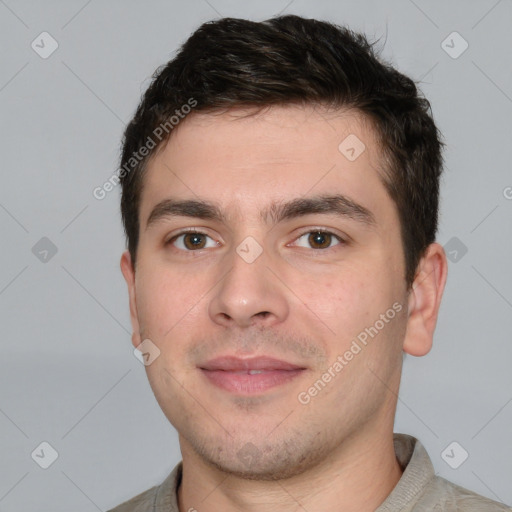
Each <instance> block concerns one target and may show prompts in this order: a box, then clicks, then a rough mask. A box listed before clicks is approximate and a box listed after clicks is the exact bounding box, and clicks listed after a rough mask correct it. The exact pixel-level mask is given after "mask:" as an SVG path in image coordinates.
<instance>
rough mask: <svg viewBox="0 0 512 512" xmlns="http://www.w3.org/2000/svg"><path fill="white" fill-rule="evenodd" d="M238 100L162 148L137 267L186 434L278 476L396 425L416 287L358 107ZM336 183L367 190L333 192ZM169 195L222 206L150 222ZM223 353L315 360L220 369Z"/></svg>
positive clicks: (135, 301) (135, 292) (159, 382)
mask: <svg viewBox="0 0 512 512" xmlns="http://www.w3.org/2000/svg"><path fill="white" fill-rule="evenodd" d="M233 114H234V113H233V112H231V113H224V114H216V115H206V114H193V115H191V116H189V118H187V119H186V120H185V121H182V124H181V125H180V126H179V129H178V130H177V131H176V132H175V133H173V135H172V137H171V139H170V141H169V143H168V145H167V146H166V147H165V149H164V150H162V151H161V152H160V153H158V155H157V156H156V158H155V159H154V160H153V161H152V162H151V164H150V166H149V168H148V173H147V174H146V176H145V178H144V188H143V193H142V197H141V208H140V239H139V247H138V259H137V267H136V272H135V274H133V272H132V271H131V270H128V265H127V264H126V263H127V261H129V260H128V254H127V253H125V255H124V256H123V258H124V259H125V266H124V269H123V272H124V273H125V277H126V278H127V281H128V284H129V286H130V293H131V308H132V323H133V327H134V332H135V334H134V337H133V343H134V345H138V344H139V343H140V342H141V341H142V340H144V339H150V340H151V342H152V343H154V344H155V345H156V346H157V347H158V349H159V350H160V355H159V357H157V358H156V359H155V360H154V361H153V362H152V363H151V364H150V365H149V366H147V367H146V370H147V374H148V378H149V381H150V383H151V386H152V389H153V391H154V393H155V396H156V398H157V400H158V402H159V404H160V406H161V408H162V410H163V411H164V413H165V415H166V416H167V418H168V419H169V421H170V422H171V423H172V424H173V425H174V426H175V427H176V429H177V430H178V432H179V434H180V443H181V448H182V451H183V452H184V453H185V452H186V453H189V454H191V456H192V454H193V456H195V457H199V458H200V460H202V461H204V462H205V463H207V464H211V465H214V466H216V467H218V468H221V469H223V470H225V471H227V472H232V473H234V474H239V475H243V476H246V477H249V478H260V479H271V478H273V477H276V476H290V475H292V474H297V473H300V472H301V471H303V470H304V469H306V468H309V467H312V466H314V465H315V464H318V463H320V461H322V460H325V459H326V457H328V456H330V455H334V454H335V453H337V452H339V451H340V450H343V449H344V448H346V441H347V440H349V439H355V438H357V437H358V436H359V437H364V436H367V437H368V438H371V437H372V436H373V437H375V433H376V432H382V431H383V429H384V430H386V429H390V428H392V424H393V416H394V407H395V402H396V397H395V394H394V392H393V391H395V392H396V391H397V390H398V383H399V376H400V370H401V362H402V344H403V340H404V336H405V333H406V327H407V310H408V306H407V297H408V294H407V292H406V283H405V280H404V275H405V268H404V257H403V247H402V244H401V238H400V224H399V219H398V214H397V211H396V207H395V205H394V203H393V201H392V200H391V199H390V197H389V196H388V194H387V193H386V190H385V188H384V186H383V184H382V182H381V179H380V176H379V175H382V173H383V168H382V160H381V157H380V155H379V153H378V148H377V142H376V139H375V135H374V133H372V130H371V129H370V128H369V127H368V126H367V125H365V123H362V122H361V118H360V117H359V115H357V114H356V113H353V112H352V113H341V112H340V113H337V114H336V115H334V114H332V113H331V114H330V115H328V114H326V113H325V112H323V113H322V112H321V111H319V110H318V109H317V110H315V109H313V108H312V107H308V108H298V107H274V108H272V109H270V110H268V111H266V112H264V113H260V114H258V115H256V116H249V117H241V116H239V115H238V116H235V115H233ZM349 136H350V138H349V139H347V140H345V139H346V138H347V137H349ZM354 136H356V137H357V138H358V139H359V140H360V141H362V143H364V146H365V149H364V150H363V151H362V153H361V154H360V155H359V156H357V155H358V153H359V152H360V151H361V149H362V146H360V145H358V144H360V143H358V142H357V139H355V138H354ZM343 141H345V142H343ZM356 143H357V144H356ZM340 144H341V149H339V146H340ZM352 149H353V150H352ZM354 156H357V158H355V159H354ZM322 196H324V199H323V200H322V201H316V202H315V200H317V199H318V198H321V197H322ZM336 196H343V197H344V198H347V199H348V200H349V201H351V204H349V205H348V206H347V203H346V202H345V203H343V202H342V201H339V200H338V199H331V200H326V199H325V198H327V197H330V198H335V197H336ZM169 199H172V200H173V201H175V202H178V201H188V200H190V201H196V202H206V203H209V204H211V205H214V206H215V207H216V208H217V213H218V214H220V215H221V217H220V218H217V217H216V216H213V217H212V216H211V215H206V213H208V212H209V213H211V212H210V211H209V210H208V212H207V211H206V209H205V208H203V209H202V210H203V211H202V213H201V211H200V210H201V209H199V210H198V209H197V208H195V209H194V208H191V207H190V205H188V208H185V209H184V208H181V209H180V208H177V207H174V208H173V209H172V212H174V214H173V215H171V214H170V213H169V211H168V212H167V215H154V214H153V215H152V217H153V220H152V221H151V222H150V223H149V225H148V219H149V217H150V215H151V213H152V212H153V209H154V208H155V206H156V205H158V204H159V203H161V202H162V201H165V200H169ZM298 200H302V201H301V202H298ZM292 202H294V205H292V206H293V207H290V206H289V207H288V208H287V207H286V205H287V204H288V203H292ZM319 205H320V207H319ZM336 205H337V206H338V207H337V208H336V207H335V206H336ZM322 209H323V210H325V211H321V210H322ZM319 210H320V211H319ZM160 213H162V212H161V210H160ZM201 217H205V218H201ZM208 217H209V218H208ZM185 230H188V231H189V233H188V234H184V231H185ZM319 231H320V232H327V233H323V234H322V233H320V234H318V232H319ZM190 232H191V233H190ZM194 233H195V234H194ZM260 252H261V253H260ZM390 310H391V312H390ZM392 313H393V314H392ZM365 329H366V331H365ZM362 333H366V339H365V336H364V334H362ZM369 333H371V335H370V334H369ZM358 336H359V337H358ZM364 339H365V343H363V341H362V340H364ZM354 340H356V345H354ZM356 346H357V347H359V350H358V349H357V348H356ZM347 351H348V352H351V353H352V357H350V355H347V356H345V354H346V353H347ZM219 356H236V357H238V358H241V359H247V358H252V357H256V356H267V357H271V358H275V359H278V360H281V361H286V362H288V363H291V364H292V365H295V366H296V367H299V368H301V370H297V371H294V372H288V373H286V372H287V370H281V371H278V370H268V371H266V372H264V373H263V374H255V375H248V374H245V375H240V374H239V375H234V374H233V372H228V371H224V373H222V370H218V371H216V372H212V370H211V368H210V370H208V369H205V367H208V366H210V367H211V364H210V363H209V362H210V361H211V360H213V359H214V358H217V357H219ZM338 356H340V357H341V359H340V358H339V357H338ZM337 361H338V365H336V362H337ZM341 361H343V363H342V362H341ZM340 365H341V369H340ZM329 368H330V372H329ZM272 372H273V373H272ZM326 372H328V373H329V374H330V375H331V378H330V379H329V378H328V377H324V378H323V380H322V375H324V374H325V373H326ZM272 379H273V380H272ZM319 380H322V383H320V384H318V381H319ZM326 381H327V382H326ZM219 382H220V383H221V385H218V383H219ZM269 382H271V383H275V385H270V384H269ZM315 383H317V384H316V388H315ZM223 386H224V387H223ZM312 387H313V388H314V389H313V390H312V391H311V388H312ZM227 388H229V389H227ZM315 390H316V392H315ZM390 390H391V391H390Z"/></svg>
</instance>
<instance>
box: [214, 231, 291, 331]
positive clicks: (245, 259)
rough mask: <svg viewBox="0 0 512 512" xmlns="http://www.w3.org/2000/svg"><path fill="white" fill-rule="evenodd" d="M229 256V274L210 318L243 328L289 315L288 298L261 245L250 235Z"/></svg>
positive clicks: (270, 322) (217, 294) (222, 282)
mask: <svg viewBox="0 0 512 512" xmlns="http://www.w3.org/2000/svg"><path fill="white" fill-rule="evenodd" d="M226 256H227V258H228V260H227V263H228V265H227V266H228V267H229V271H228V272H227V273H226V275H225V276H224V278H223V279H222V280H221V282H220V283H219V285H218V286H217V287H215V289H214V291H213V296H212V299H211V301H210V304H209V314H210V317H211V319H212V320H213V321H214V322H216V323H219V324H222V325H225V326H227V325H237V326H240V327H246V326H249V325H252V324H254V323H265V324H266V325H270V324H273V323H276V322H279V321H283V320H284V318H285V317H286V315H287V313H288V304H287V298H286V296H285V293H284V290H283V289H282V287H280V283H279V281H278V280H277V279H275V277H274V276H273V273H272V272H271V271H270V270H269V269H268V268H267V266H268V265H269V263H270V258H269V254H268V253H267V251H266V250H264V248H263V247H262V245H261V244H260V243H258V242H257V241H256V239H255V238H253V237H250V236H249V237H246V238H245V239H244V240H242V242H241V243H240V244H238V246H236V247H233V249H232V250H231V251H230V252H229V254H228V255H226Z"/></svg>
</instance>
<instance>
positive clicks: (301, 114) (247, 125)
mask: <svg viewBox="0 0 512 512" xmlns="http://www.w3.org/2000/svg"><path fill="white" fill-rule="evenodd" d="M177 128H178V129H176V131H175V132H173V133H172V136H171V137H170V139H169V141H168V142H167V144H166V145H165V147H163V148H162V149H161V150H160V151H159V152H158V153H157V155H156V156H155V157H154V158H153V159H152V161H151V163H150V164H149V165H148V169H147V172H146V176H145V178H144V187H143V192H142V197H141V211H140V218H141V225H144V222H145V220H146V219H147V217H148V216H149V213H150V211H151V208H152V206H154V205H155V204H157V203H158V202H160V201H162V200H164V199H166V198H167V197H169V196H173V197H176V196H178V197H186V198H195V199H198V198H200V199H204V200H210V201H214V202H216V203H218V204H221V205H223V206H225V207H226V208H227V209H231V210H232V211H235V210H236V211H237V212H238V213H240V211H245V212H249V211H250V210H255V211H256V209H259V210H261V209H262V208H263V207H264V205H265V203H268V204H269V203H270V202H273V203H275V202H278V201H280V200H291V199H295V198H297V197H304V196H306V195H307V194H309V193H311V194H315V195H317V194H325V193H331V192H339V193H343V194H344V195H346V196H348V197H351V198H353V199H357V200H358V202H360V203H365V202H366V203H367V205H368V206H370V205H372V204H373V205H374V206H377V203H379V202H382V201H386V200H387V201H388V202H389V201H390V200H389V197H388V196H387V193H386V191H385V188H384V186H383V184H382V182H381V176H382V175H383V167H382V166H383V161H382V158H381V155H380V150H379V145H378V142H377V137H376V135H375V132H374V131H373V128H372V126H371V124H370V123H369V122H368V121H367V120H366V118H365V117H363V116H362V115H361V114H360V113H358V112H356V111H336V112H334V111H330V112H329V111H327V110H326V109H325V108H320V107H313V106H306V107H299V106H275V107H271V108H268V109H264V110H262V111H260V112H257V113H254V110H253V111H250V110H242V109H237V110H230V111H227V112H224V113H201V112H199V113H194V114H191V115H190V116H188V117H187V118H186V119H185V120H184V121H181V124H180V125H179V126H178V127H177ZM365 206H366V205H365ZM389 206H390V203H389V204H388V207H389ZM391 207H392V205H391ZM369 209H371V208H369ZM376 213H378V212H376Z"/></svg>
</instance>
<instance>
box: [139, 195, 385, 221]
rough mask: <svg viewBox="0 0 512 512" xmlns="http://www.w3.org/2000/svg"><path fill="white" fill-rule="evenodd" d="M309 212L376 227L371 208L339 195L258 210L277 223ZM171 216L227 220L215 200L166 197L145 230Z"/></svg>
mask: <svg viewBox="0 0 512 512" xmlns="http://www.w3.org/2000/svg"><path fill="white" fill-rule="evenodd" d="M310 214H325V215H336V216H338V217H344V218H349V219H352V220H355V221H357V222H359V223H361V224H363V225H366V226H368V227H375V226H376V224H377V223H376V220H375V216H374V215H373V213H372V212H371V211H370V210H368V209H367V208H366V207H364V206H362V205H360V204H358V203H356V202H355V201H353V200H352V199H350V198H349V197H347V196H344V195H342V194H335V195H319V196H314V197H307V198H297V199H292V200H291V201H288V202H274V203H272V204H271V205H270V206H268V207H267V208H266V209H265V210H263V211H262V212H261V218H262V220H263V221H264V222H267V223H269V222H271V223H273V224H278V223H279V222H282V221H284V220H290V219H294V218H298V217H303V216H305V215H310ZM173 217H193V218H197V219H206V220H215V221H219V222H225V221H226V215H225V214H224V213H223V212H222V209H221V208H220V207H219V206H218V205H217V204H215V203H211V202H209V201H203V200H195V199H184V200H178V199H172V198H169V199H164V200H163V201H160V202H159V203H158V204H157V205H156V206H155V207H154V208H153V209H152V211H151V213H150V215H149V217H148V220H147V222H146V228H145V229H148V228H149V227H150V226H151V225H153V224H156V223H157V222H158V221H160V220H164V219H171V218H173Z"/></svg>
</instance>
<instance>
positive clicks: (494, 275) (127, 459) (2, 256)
mask: <svg viewBox="0 0 512 512" xmlns="http://www.w3.org/2000/svg"><path fill="white" fill-rule="evenodd" d="M279 12H283V13H293V14H300V15H305V16H307V17H316V18H320V19H327V20H331V21H334V22H336V23H340V24H344V23H346V24H348V25H349V26H350V27H351V28H353V29H357V30H362V31H364V32H365V33H367V34H368V35H369V36H370V37H371V38H378V37H381V38H382V40H381V42H382V43H381V46H382V45H384V51H383V54H384V56H385V57H386V58H388V59H391V60H392V61H393V62H394V64H395V65H396V66H397V67H398V68H399V69H400V70H401V71H403V72H405V73H407V74H409V75H410V76H412V77H413V78H415V79H416V80H421V84H422V85H421V87H422V90H423V91H424V93H425V95H426V96H427V97H428V98H429V99H430V100H431V102H432V106H433V110H434V116H435V119H436V121H437V122H438V124H439V127H440V129H441V131H442V132H443V134H444V137H445V140H446V142H447V145H448V147H447V150H446V153H445V156H446V173H445V175H444V178H443V183H442V208H441V225H440V231H439V236H438V240H439V242H440V243H442V244H443V245H445V244H447V243H448V242H449V241H450V240H451V241H450V242H449V243H450V246H449V249H450V251H452V259H454V261H452V262H450V268H449V277H448V283H447V287H446V291H445V297H444V302H443V305H442V309H441V313H440V319H439V323H438V328H437V331H436V336H435V346H434V349H433V350H432V352H431V353H430V354H429V355H428V356H426V357H424V358H414V357H407V358H406V363H405V369H404V378H403V382H402V388H401V392H400V400H399V405H398V415H397V420H396V428H395V430H396V431H399V432H406V433H410V434H413V435H415V436H417V437H419V438H420V439H421V441H422V442H423V443H424V445H425V446H426V447H427V449H428V451H429V453H430V455H431V457H432V460H433V463H434V466H435V468H436V471H437V473H438V474H440V475H442V476H444V477H446V478H448V479H450V480H452V481H454V482H456V483H458V484H461V485H463V486H465V487H469V488H471V489H473V490H475V491H477V492H479V493H481V494H483V495H486V496H489V497H491V498H493V499H496V500H501V501H504V502H506V503H508V504H510V503H512V485H511V481H512V443H511V441H510V432H511V425H512V372H511V371H510V361H511V360H512V342H511V341H512V340H511V333H512V321H511V318H512V315H511V313H512V286H511V284H512V271H511V266H510V254H511V253H512V247H511V236H510V235H511V232H512V231H511V229H510V226H511V216H512V200H511V199H510V198H511V197H512V188H510V187H512V174H511V172H510V166H511V161H512V150H511V146H512V144H511V131H512V130H511V127H510V125H511V123H510V122H511V120H512V71H511V70H512V66H511V64H512V62H511V48H512V30H511V22H512V2H511V1H510V0H501V1H496V0H485V1H484V0H481V1H472V2H469V1H452V2H441V1H436V2H426V1H420V0H415V1H414V2H413V1H406V0H403V1H394V2H385V5H384V2H378V1H375V2H372V1H363V2H357V1H327V0H324V1H320V0H316V1H315V2H308V1H303V0H295V1H292V2H289V0H283V1H272V2H270V1H261V0H260V1H259V2H235V1H234V0H233V1H228V0H209V1H206V0H191V1H188V2H176V1H175V2H170V1H167V2H164V1H150V2H135V1H121V0H117V1H114V0H112V1H108V2H101V1H99V0H92V1H89V2H87V1H85V0H74V1H66V2H64V1H56V0H53V1H46V2H36V1H23V0H0V34H1V35H0V37H1V42H2V44H1V45H0V53H1V62H2V65H1V67H0V109H1V114H0V115H1V120H2V132H1V140H2V167H3V171H2V187H1V189H0V229H1V233H2V251H1V253H0V311H1V331H2V339H1V350H2V357H1V362H0V364H1V369H0V393H1V394H0V433H1V436H0V458H1V460H2V465H1V468H0V510H1V511H2V512H14V511H24V512H25V511H52V512H59V511H69V510H73V511H75V512H89V511H91V512H92V511H94V510H106V509H108V508H110V507H112V506H114V505H115V504H117V503H119V502H121V501H123V500H125V499H127V498H129V497H131V496H133V495H134V494H137V493H139V492H141V491H143V490H145V489H147V488H149V487H150V486H152V485H155V484H157V483H159V482H160V481H161V480H162V479H163V478H164V477H165V476H166V475H167V473H168V472H169V471H170V469H171V468H172V467H173V466H174V465H175V463H176V462H178V461H179V460H180V453H179V446H178V442H177V435H176V433H175V431H174V429H173V428H172V427H171V426H170V425H169V423H168V422H167V420H166V419H165V417H164V415H163V413H162V412H161V411H160V409H159V407H158V405H157V403H156V401H155V399H154V397H153V394H152V392H151V389H150V387H149V384H148V383H147V380H146V375H145V372H144V368H143V366H142V365H141V364H140V363H139V361H138V360H137V359H136V358H135V357H134V356H133V353H132V345H131V341H130V334H131V329H130V323H129V314H128V300H127V292H126V287H125V283H124V280H123V279H122V275H121V272H120V270H119V257H120V255H121V252H122V251H123V249H124V239H123V233H122V228H121V221H120V215H119V213H118V204H119V190H118V189H116V190H114V191H112V192H110V193H109V194H108V195H107V197H106V198H105V199H104V200H102V201H99V200H97V199H95V198H94V197H93V195H92V191H93V189H94V188H95V187H97V186H100V185H102V183H103V182H104V181H105V180H106V179H108V178H109V177H110V176H111V175H112V173H113V172H114V170H115V168H116V165H117V159H118V148H119V142H120V137H121V133H122V130H123V126H124V124H125V123H126V122H127V121H128V120H129V118H130V116H131V115H132V114H133V112H134V109H135V107H136V105H137V103H138V101H139V98H140V95H141V92H142V91H143V90H144V89H145V88H146V87H147V85H148V83H149V77H150V76H151V74H152V72H153V71H154V69H155V68H156V67H157V66H158V65H160V64H162V63H164V62H166V61H167V60H169V58H170V57H171V56H172V53H173V52H174V50H175V49H176V48H177V46H178V45H179V44H180V43H181V42H183V41H184V40H185V39H186V37H187V36H188V35H189V34H190V33H191V32H192V31H193V30H194V29H195V28H196V27H197V26H198V25H199V24H200V23H202V22H204V21H207V20H209V19H212V18H216V17H219V16H220V15H222V16H234V17H245V18H250V19H254V20H262V19H266V18H268V17H270V16H272V15H274V14H277V13H279ZM43 31H47V32H49V33H50V34H51V36H52V37H53V38H54V39H55V40H56V41H57V42H58V45H59V47H58V49H57V50H56V51H55V52H54V53H53V54H52V55H51V56H49V57H48V58H46V59H43V58H41V57H40V56H39V54H38V53H36V52H35V51H34V50H33V49H32V48H31V43H32V41H34V40H36V43H37V42H38V41H40V38H39V39H38V36H39V34H40V33H41V32H43ZM453 31H457V32H458V33H459V34H460V35H461V36H462V37H463V38H464V40H465V41H467V43H468V44H469V47H468V49H467V50H466V51H465V52H464V53H462V54H461V55H460V56H458V57H457V58H453V54H455V53H458V52H459V51H460V50H461V49H462V48H463V46H462V45H463V41H462V40H461V39H457V37H456V38H455V39H453V37H452V38H451V39H450V38H449V39H448V40H447V42H446V43H445V44H444V47H443V46H442V42H443V41H444V40H445V39H446V38H447V36H448V35H449V34H451V33H452V32H453ZM452 39H453V42H452ZM39 44H40V46H41V45H42V44H41V43H40V42H39ZM446 45H448V46H451V47H452V48H447V47H446ZM45 48H46V49H48V48H49V42H48V40H46V42H45ZM445 50H448V51H450V52H451V53H452V56H450V55H449V54H448V53H447V51H445ZM507 187H509V188H507ZM43 237H47V238H48V239H49V240H51V242H52V243H53V244H54V245H55V246H56V248H57V253H56V254H55V255H53V256H52V253H51V252H49V253H48V254H47V255H46V256H45V254H44V253H41V252H40V251H42V250H44V244H48V242H47V241H42V242H39V244H40V245H37V246H36V249H34V250H33V247H34V246H35V245H36V244H37V243H38V241H39V240H40V239H41V238H43ZM454 237H456V238H455V239H453V238H454ZM41 244H43V245H41ZM462 244H463V245H462ZM463 246H465V247H467V250H468V251H467V253H466V254H463V250H462V249H463ZM453 251H456V253H455V252H453ZM34 253H35V254H34ZM45 257H46V261H41V259H40V258H43V259H44V258H45ZM42 441H46V442H48V443H50V444H51V445H52V446H53V447H54V448H55V450H57V452H58V455H59V456H58V458H57V460H56V461H55V462H54V463H53V464H52V465H51V466H50V467H49V468H48V469H46V470H44V469H42V468H41V467H39V465H37V464H36V462H34V460H33V459H32V458H31V453H32V452H33V451H34V449H36V448H37V447H38V446H39V444H40V443H41V442H42ZM453 441H456V442H457V443H459V445H460V446H461V447H463V449H465V450H466V451H467V452H468V453H469V457H468V459H467V460H466V461H465V462H464V463H463V464H462V465H460V467H459V468H458V469H452V467H450V466H449V465H448V464H447V462H445V460H443V457H442V455H441V454H442V452H443V450H444V449H445V448H446V447H447V446H448V445H449V444H450V443H452V442H453ZM43 452H44V451H43ZM44 453H45V455H44V457H48V453H49V452H48V451H46V452H44ZM448 453H450V455H451V462H452V464H453V460H455V461H457V460H460V458H461V457H462V454H463V452H462V451H461V448H459V447H456V448H455V450H454V451H453V452H450V451H449V452H448ZM44 457H43V456H40V460H42V459H43V458H44Z"/></svg>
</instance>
